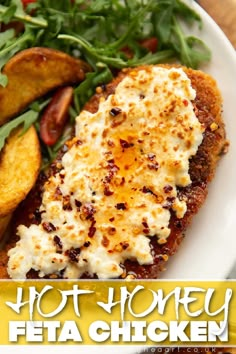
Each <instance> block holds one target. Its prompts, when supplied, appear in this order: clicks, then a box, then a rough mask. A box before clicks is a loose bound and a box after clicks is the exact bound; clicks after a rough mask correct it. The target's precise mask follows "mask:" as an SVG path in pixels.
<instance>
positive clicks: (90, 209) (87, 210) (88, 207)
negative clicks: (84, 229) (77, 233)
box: [82, 203, 96, 220]
mask: <svg viewBox="0 0 236 354" xmlns="http://www.w3.org/2000/svg"><path fill="white" fill-rule="evenodd" d="M82 212H83V214H84V215H85V216H86V220H88V219H91V218H92V217H93V215H94V214H95V212H96V210H95V208H94V206H93V205H92V204H91V203H86V204H85V205H84V206H83V207H82Z"/></svg>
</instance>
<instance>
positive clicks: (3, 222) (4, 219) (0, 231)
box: [0, 213, 12, 240]
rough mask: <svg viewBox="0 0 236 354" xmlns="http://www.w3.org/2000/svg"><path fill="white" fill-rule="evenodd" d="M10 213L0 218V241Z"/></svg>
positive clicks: (9, 218) (10, 215)
mask: <svg viewBox="0 0 236 354" xmlns="http://www.w3.org/2000/svg"><path fill="white" fill-rule="evenodd" d="M11 217H12V213H10V214H8V215H6V216H1V217H0V240H1V239H2V237H3V235H4V232H5V231H6V229H7V226H8V224H9V222H10V220H11Z"/></svg>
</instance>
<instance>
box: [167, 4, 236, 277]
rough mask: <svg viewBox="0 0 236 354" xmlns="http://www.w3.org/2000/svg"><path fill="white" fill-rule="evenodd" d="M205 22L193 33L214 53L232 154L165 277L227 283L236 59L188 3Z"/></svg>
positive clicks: (235, 181)
mask: <svg viewBox="0 0 236 354" xmlns="http://www.w3.org/2000/svg"><path fill="white" fill-rule="evenodd" d="M185 2H186V3H187V4H188V5H190V6H192V7H193V8H194V9H195V10H196V11H197V12H198V13H199V14H200V16H201V18H202V20H203V26H204V27H203V29H202V30H199V29H198V28H195V29H194V30H193V33H194V34H196V35H197V36H198V37H200V38H201V39H203V40H204V41H205V42H206V43H207V45H208V46H209V47H210V49H211V51H212V60H211V62H210V63H209V64H207V65H204V66H202V67H201V68H200V69H202V70H203V71H205V72H207V73H209V74H211V75H212V76H213V77H214V78H215V79H216V80H217V82H218V86H219V88H220V90H221V92H222V96H223V101H224V102H223V117H224V121H225V124H226V131H227V137H228V139H229V140H230V149H229V152H228V154H227V155H225V156H224V157H223V158H222V159H221V161H220V163H219V166H218V168H217V171H216V176H215V179H214V180H213V182H212V183H211V185H210V189H209V194H208V197H207V200H206V202H205V203H204V206H203V207H202V208H201V210H200V212H199V213H198V215H197V216H196V217H195V218H194V220H193V223H192V225H191V226H190V228H189V229H188V230H187V233H186V238H185V240H184V241H183V243H182V245H181V246H180V249H179V251H178V253H177V254H176V255H175V256H174V257H172V259H171V260H170V262H169V264H168V265H167V271H166V272H165V273H164V274H163V275H162V277H163V278H166V279H222V278H225V277H227V275H228V273H229V272H230V270H231V268H232V267H233V265H234V263H235V262H236V54H235V50H234V48H233V47H232V45H231V44H230V42H229V41H228V39H227V38H226V36H225V35H224V34H223V32H222V31H221V30H220V29H219V27H218V26H217V25H216V23H215V22H214V21H213V20H212V19H211V18H210V17H209V16H208V15H207V14H206V12H205V11H204V10H202V8H201V7H200V6H199V5H197V4H196V3H195V2H194V1H193V0H185Z"/></svg>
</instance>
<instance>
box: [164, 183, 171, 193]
mask: <svg viewBox="0 0 236 354" xmlns="http://www.w3.org/2000/svg"><path fill="white" fill-rule="evenodd" d="M163 190H164V192H165V193H170V192H171V191H172V190H173V187H172V186H170V185H169V184H167V185H166V186H165V187H164V188H163Z"/></svg>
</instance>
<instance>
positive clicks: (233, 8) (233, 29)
mask: <svg viewBox="0 0 236 354" xmlns="http://www.w3.org/2000/svg"><path fill="white" fill-rule="evenodd" d="M198 3H199V4H200V5H201V6H202V7H203V8H204V9H205V11H206V12H208V14H209V15H210V16H211V17H212V18H213V19H214V20H215V22H216V23H217V24H218V25H219V26H220V27H221V29H222V30H223V31H224V33H225V34H226V36H227V37H228V38H229V40H230V41H231V43H232V44H233V46H234V47H235V48H236V0H199V1H198Z"/></svg>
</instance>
